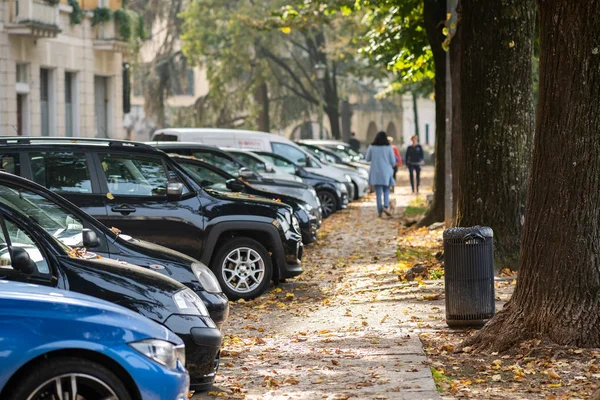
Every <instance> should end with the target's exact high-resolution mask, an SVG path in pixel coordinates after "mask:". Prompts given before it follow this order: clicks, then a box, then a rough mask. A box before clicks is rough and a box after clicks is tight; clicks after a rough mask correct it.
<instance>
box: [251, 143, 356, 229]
mask: <svg viewBox="0 0 600 400" xmlns="http://www.w3.org/2000/svg"><path fill="white" fill-rule="evenodd" d="M255 153H256V154H258V155H259V156H261V157H263V158H265V159H267V160H269V161H271V163H273V165H275V166H277V167H282V168H288V169H291V168H294V169H297V171H298V176H300V177H301V178H302V180H303V181H304V182H306V183H308V184H309V185H311V186H312V187H313V188H314V189H315V191H316V192H317V195H318V196H319V200H320V201H321V208H322V210H323V218H327V217H328V216H330V215H331V214H333V213H334V212H336V211H337V210H342V209H344V208H347V207H348V201H349V200H348V193H350V192H349V191H348V190H347V191H345V192H342V191H341V190H340V188H339V187H338V185H339V184H340V183H338V182H337V181H336V180H335V179H332V178H329V177H326V176H323V175H319V174H315V173H313V172H309V171H307V170H305V169H304V168H301V167H299V166H298V165H296V164H295V163H293V162H292V161H290V160H288V159H287V158H285V157H283V156H280V155H279V154H275V153H269V152H266V151H255ZM343 184H344V185H347V184H349V183H348V182H345V183H343ZM349 185H350V186H352V184H351V183H350V184H349Z"/></svg>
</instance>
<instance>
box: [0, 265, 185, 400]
mask: <svg viewBox="0 0 600 400" xmlns="http://www.w3.org/2000/svg"><path fill="white" fill-rule="evenodd" d="M0 268H2V265H1V264H0ZM184 358H185V351H184V345H183V342H182V340H181V339H180V338H179V337H178V336H177V335H175V334H173V333H172V332H171V331H169V330H168V329H166V328H165V327H163V326H160V325H158V324H157V323H154V322H152V321H150V320H149V319H147V318H145V317H142V316H141V315H139V314H136V313H134V312H132V311H129V310H126V309H124V308H122V307H120V306H117V305H114V304H111V303H108V302H105V301H103V300H99V299H96V298H93V297H89V296H85V295H82V294H78V293H75V292H65V291H61V290H58V289H52V288H47V287H43V286H37V285H29V284H25V283H15V282H6V281H0V399H2V400H25V399H27V400H42V399H44V400H45V399H55V400H59V399H69V400H72V399H77V400H100V399H109V400H184V399H187V394H188V387H189V375H188V373H187V371H186V370H185V368H184V367H183V366H184V365H185V359H184Z"/></svg>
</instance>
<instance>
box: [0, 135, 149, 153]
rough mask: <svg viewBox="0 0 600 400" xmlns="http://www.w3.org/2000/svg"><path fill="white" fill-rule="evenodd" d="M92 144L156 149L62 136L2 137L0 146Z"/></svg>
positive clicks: (117, 142) (119, 142)
mask: <svg viewBox="0 0 600 400" xmlns="http://www.w3.org/2000/svg"><path fill="white" fill-rule="evenodd" d="M36 142H37V143H43V144H46V143H57V142H58V143H91V144H107V145H108V146H109V147H140V148H144V149H153V150H156V148H155V147H152V146H150V145H147V144H146V143H142V142H134V141H131V140H118V139H101V138H87V137H60V136H0V145H2V144H9V145H10V144H32V143H36Z"/></svg>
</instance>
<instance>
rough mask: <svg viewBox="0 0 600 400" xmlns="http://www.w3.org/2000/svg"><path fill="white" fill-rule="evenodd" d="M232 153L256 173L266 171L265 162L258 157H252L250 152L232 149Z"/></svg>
mask: <svg viewBox="0 0 600 400" xmlns="http://www.w3.org/2000/svg"><path fill="white" fill-rule="evenodd" d="M232 153H233V155H234V156H235V157H237V158H239V159H240V160H242V162H244V163H246V164H247V165H248V166H249V167H250V169H251V170H253V171H256V172H258V173H260V172H266V171H267V166H266V165H265V163H264V162H262V161H261V160H260V159H258V158H256V157H254V156H253V155H252V154H249V153H245V152H241V151H240V152H237V151H234V152H232Z"/></svg>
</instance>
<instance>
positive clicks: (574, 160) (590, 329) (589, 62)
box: [466, 0, 600, 350]
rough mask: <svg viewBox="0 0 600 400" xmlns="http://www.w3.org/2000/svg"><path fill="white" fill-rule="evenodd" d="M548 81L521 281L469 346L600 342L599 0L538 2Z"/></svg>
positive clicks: (543, 73) (543, 72)
mask: <svg viewBox="0 0 600 400" xmlns="http://www.w3.org/2000/svg"><path fill="white" fill-rule="evenodd" d="M538 8H539V27H540V48H541V54H540V88H539V101H538V108H537V123H536V130H535V142H534V151H533V163H532V170H531V174H530V182H529V185H530V187H529V193H528V196H527V217H526V220H525V227H524V234H523V245H522V251H521V258H520V273H519V281H518V283H517V287H516V289H515V293H514V295H513V297H512V299H511V300H510V302H509V303H507V305H506V306H505V307H504V309H503V310H502V311H501V312H500V313H498V315H496V317H495V318H494V319H493V320H492V321H491V322H489V323H488V324H487V325H486V326H485V327H484V328H483V329H482V330H481V331H480V332H479V333H478V334H477V335H475V336H474V337H472V338H471V339H470V340H469V341H468V342H467V343H466V344H468V345H475V346H479V347H480V348H488V349H492V350H504V349H507V348H509V347H511V346H514V345H515V344H517V343H519V342H521V341H523V340H527V339H532V338H539V339H542V340H548V341H550V342H553V343H557V344H559V345H567V346H579V347H599V346H600V323H599V322H600V320H599V318H600V317H599V315H600V314H599V313H598V310H599V309H600V134H599V132H600V108H599V107H598V100H599V99H600V12H598V10H600V0H539V1H538Z"/></svg>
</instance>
